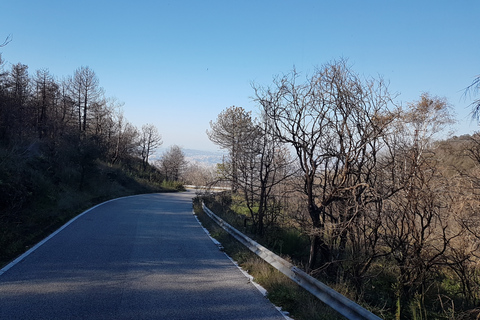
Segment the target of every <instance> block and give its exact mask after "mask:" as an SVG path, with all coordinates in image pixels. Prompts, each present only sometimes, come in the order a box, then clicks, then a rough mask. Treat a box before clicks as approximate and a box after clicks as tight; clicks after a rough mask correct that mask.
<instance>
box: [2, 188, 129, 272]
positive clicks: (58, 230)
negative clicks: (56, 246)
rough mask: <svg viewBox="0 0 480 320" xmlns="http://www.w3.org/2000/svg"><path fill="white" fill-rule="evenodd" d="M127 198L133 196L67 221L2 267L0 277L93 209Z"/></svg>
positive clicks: (98, 205)
mask: <svg viewBox="0 0 480 320" xmlns="http://www.w3.org/2000/svg"><path fill="white" fill-rule="evenodd" d="M129 197H134V196H126V197H121V198H115V199H111V200H108V201H105V202H102V203H99V204H97V205H96V206H93V207H91V208H90V209H87V210H86V211H84V212H82V213H80V214H79V215H77V216H75V217H74V218H72V219H71V220H70V221H68V222H67V223H65V224H64V225H63V226H61V227H60V228H59V229H57V230H56V231H54V232H53V233H52V234H50V235H49V236H48V237H46V238H45V239H43V240H42V241H40V242H39V243H37V244H36V245H35V246H33V247H32V248H30V249H29V250H28V251H26V252H25V253H23V254H22V255H21V256H19V257H18V258H16V259H15V260H13V261H12V262H10V263H9V264H7V265H6V266H5V267H3V268H2V269H0V276H1V275H2V274H4V273H5V272H7V271H8V270H9V269H10V268H12V267H13V266H15V265H16V264H17V263H19V262H20V261H22V260H23V259H25V258H26V257H28V256H29V255H30V254H31V253H33V252H34V251H35V250H37V249H38V248H40V247H41V246H42V245H43V244H44V243H45V242H47V241H48V240H50V239H51V238H53V237H54V236H56V235H57V234H58V233H59V232H60V231H62V230H63V229H65V228H66V227H68V226H69V225H70V224H71V223H73V222H74V221H75V220H77V219H78V218H80V217H81V216H83V215H84V214H86V213H88V212H89V211H92V210H93V209H95V208H97V207H100V206H102V205H104V204H106V203H109V202H112V201H115V200H119V199H124V198H129Z"/></svg>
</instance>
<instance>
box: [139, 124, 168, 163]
mask: <svg viewBox="0 0 480 320" xmlns="http://www.w3.org/2000/svg"><path fill="white" fill-rule="evenodd" d="M162 143H163V141H162V136H161V135H160V133H159V132H158V130H157V128H156V127H155V126H154V125H153V124H145V125H143V126H142V132H141V138H140V149H141V151H140V155H141V157H142V165H143V170H145V169H146V168H147V165H148V158H149V157H150V156H151V155H152V154H153V153H154V152H155V150H157V149H158V147H160V146H161V145H162Z"/></svg>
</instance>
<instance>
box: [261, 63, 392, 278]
mask: <svg viewBox="0 0 480 320" xmlns="http://www.w3.org/2000/svg"><path fill="white" fill-rule="evenodd" d="M299 77H300V76H299V74H298V73H297V72H296V71H295V70H294V71H293V72H292V73H291V74H290V75H286V76H283V77H281V78H277V79H275V81H274V86H273V88H267V89H262V90H260V89H257V92H256V97H257V101H259V102H260V104H261V105H262V107H263V109H264V112H265V114H266V116H267V117H268V118H269V119H271V121H272V125H273V128H274V129H273V130H274V134H275V136H276V137H278V138H279V139H280V141H281V142H283V143H287V144H289V145H290V146H291V147H292V148H293V150H294V152H295V153H296V156H297V161H298V164H299V167H300V168H301V171H302V173H303V193H304V194H305V196H306V201H307V208H308V214H309V216H310V219H311V226H312V230H311V236H312V238H311V239H312V240H311V247H310V258H309V263H308V266H309V269H310V270H313V269H315V267H316V264H317V261H318V259H317V254H318V253H319V252H320V253H321V259H320V261H322V264H327V265H328V264H330V262H331V261H332V259H334V252H333V249H334V248H333V247H332V245H331V244H333V243H341V245H340V249H341V247H342V246H344V244H345V240H346V239H348V235H349V233H350V232H351V228H350V227H351V226H354V225H355V223H356V222H357V221H360V219H361V217H362V215H363V210H359V209H358V208H359V207H360V206H361V204H362V203H363V202H365V201H374V200H375V199H374V198H372V199H370V198H368V197H369V193H368V191H369V190H370V187H371V186H370V181H369V177H370V175H371V172H372V168H373V167H374V163H375V161H376V160H375V159H376V156H377V154H378V152H379V150H380V148H381V146H382V145H381V140H382V137H383V134H384V130H385V128H386V127H387V126H388V125H389V123H390V122H391V120H392V119H391V116H390V115H389V111H388V105H389V103H390V102H391V101H390V95H389V94H388V91H387V89H386V86H385V84H384V83H383V82H381V81H374V80H369V81H364V82H362V80H361V79H360V78H359V77H358V76H357V75H356V74H354V73H353V72H352V71H351V70H350V69H349V68H348V67H347V64H346V61H343V60H342V61H339V62H334V63H331V64H327V65H325V66H323V67H322V68H320V69H318V70H317V71H316V72H315V73H314V74H313V76H311V77H310V78H307V79H306V81H305V82H303V83H297V81H298V80H299ZM340 204H342V207H343V210H334V206H335V205H337V206H338V205H340ZM332 234H333V237H334V239H333V238H330V237H331V235H332Z"/></svg>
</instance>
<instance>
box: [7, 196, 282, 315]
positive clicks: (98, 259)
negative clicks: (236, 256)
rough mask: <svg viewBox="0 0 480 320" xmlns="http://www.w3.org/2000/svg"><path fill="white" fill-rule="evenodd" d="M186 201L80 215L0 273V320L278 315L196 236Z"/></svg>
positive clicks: (156, 200)
mask: <svg viewBox="0 0 480 320" xmlns="http://www.w3.org/2000/svg"><path fill="white" fill-rule="evenodd" d="M193 196H194V193H193V192H192V191H190V192H186V193H180V194H151V195H139V196H133V197H127V198H121V199H117V200H113V201H109V202H106V203H104V204H102V205H100V206H97V207H95V208H93V209H92V210H90V211H88V212H86V213H85V214H83V215H82V216H81V217H79V218H78V219H77V220H75V221H74V222H72V223H71V224H69V225H68V226H67V227H65V228H64V229H63V230H62V231H60V232H58V233H57V234H56V235H55V236H53V237H52V238H51V239H49V240H48V241H46V242H45V243H44V244H43V245H41V246H40V247H39V248H38V249H36V250H35V251H33V252H32V253H31V254H29V255H28V256H27V257H25V258H24V259H23V260H22V261H21V262H19V263H17V264H15V265H14V266H13V267H11V268H9V269H8V270H7V271H5V272H4V273H3V274H1V275H0V319H102V320H105V319H261V320H267V319H272V320H273V319H284V318H283V316H282V315H281V314H280V313H279V312H278V311H277V310H276V309H275V307H274V306H273V305H272V304H271V303H270V302H269V301H268V300H267V299H266V298H264V297H263V296H262V295H261V293H260V292H259V291H258V290H257V289H256V288H255V287H254V286H253V285H252V284H251V283H250V282H249V280H248V279H247V278H246V277H245V276H244V275H243V274H242V273H241V271H240V270H239V269H238V268H237V267H236V266H234V265H233V263H232V262H231V261H230V260H229V259H228V258H227V257H226V256H225V255H224V254H223V253H222V252H221V251H219V250H218V248H217V246H216V245H215V244H214V243H213V242H212V241H211V240H210V239H209V237H208V236H207V235H206V234H205V232H204V231H203V229H202V228H201V227H200V225H199V224H198V222H197V221H196V219H195V218H194V216H193V215H192V202H191V199H192V197H193ZM0 273H1V272H0Z"/></svg>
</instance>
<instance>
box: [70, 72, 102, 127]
mask: <svg viewBox="0 0 480 320" xmlns="http://www.w3.org/2000/svg"><path fill="white" fill-rule="evenodd" d="M71 88H72V90H73V94H74V96H75V97H76V98H75V99H76V103H77V108H78V126H79V130H80V132H83V134H86V132H87V128H88V125H87V123H88V120H89V119H88V113H89V111H90V109H91V108H92V107H93V105H95V104H98V103H99V102H100V100H101V97H102V95H103V89H101V88H100V87H99V81H98V77H97V75H96V74H95V72H94V71H93V70H92V69H90V68H89V67H83V66H82V67H80V68H78V69H77V70H75V73H74V75H73V78H72V87H71Z"/></svg>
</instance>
